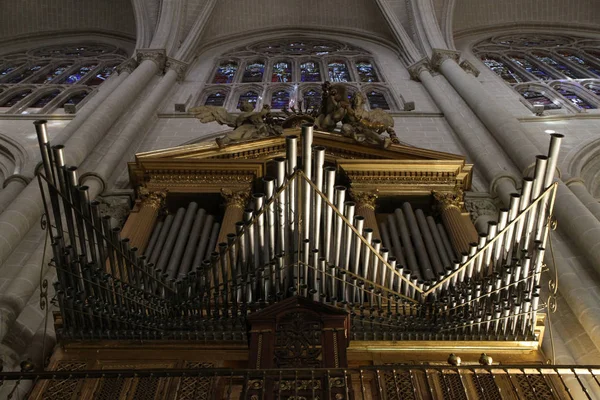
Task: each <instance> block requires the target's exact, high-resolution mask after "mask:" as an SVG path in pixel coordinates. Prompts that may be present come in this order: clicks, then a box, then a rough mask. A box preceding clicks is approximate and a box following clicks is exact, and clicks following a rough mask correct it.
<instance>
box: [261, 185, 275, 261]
mask: <svg viewBox="0 0 600 400" xmlns="http://www.w3.org/2000/svg"><path fill="white" fill-rule="evenodd" d="M263 183H264V188H265V201H266V202H267V203H269V202H270V204H269V205H268V206H267V213H266V218H265V222H266V230H267V233H266V234H267V247H266V250H267V254H266V255H267V256H266V261H267V262H269V261H271V259H273V258H274V257H275V224H276V221H275V203H274V202H273V201H271V200H272V199H273V195H274V194H275V178H273V177H270V176H265V177H264V178H263Z"/></svg>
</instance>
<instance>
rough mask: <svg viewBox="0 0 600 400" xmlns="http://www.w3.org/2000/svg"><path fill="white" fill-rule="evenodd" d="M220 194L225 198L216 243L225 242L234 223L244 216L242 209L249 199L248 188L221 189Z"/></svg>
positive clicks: (233, 231) (232, 230) (233, 228)
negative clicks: (223, 211) (223, 212)
mask: <svg viewBox="0 0 600 400" xmlns="http://www.w3.org/2000/svg"><path fill="white" fill-rule="evenodd" d="M221 196H223V199H224V200H225V214H223V222H221V231H220V232H219V238H218V240H217V245H218V244H219V243H222V242H225V243H226V242H227V235H228V234H229V233H235V223H236V222H239V221H241V220H242V219H243V217H244V209H245V208H246V206H247V205H248V199H250V189H243V190H231V189H225V188H224V189H221Z"/></svg>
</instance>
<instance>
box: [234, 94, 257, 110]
mask: <svg viewBox="0 0 600 400" xmlns="http://www.w3.org/2000/svg"><path fill="white" fill-rule="evenodd" d="M257 101H258V93H256V92H254V91H252V90H250V91H248V92H246V93H243V94H241V95H240V98H239V100H238V105H237V106H238V108H240V106H241V105H242V103H244V102H248V103H250V104H252V105H253V106H255V107H256V102H257Z"/></svg>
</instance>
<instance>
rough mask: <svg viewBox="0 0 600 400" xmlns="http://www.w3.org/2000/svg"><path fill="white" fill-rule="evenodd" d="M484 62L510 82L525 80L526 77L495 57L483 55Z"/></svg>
mask: <svg viewBox="0 0 600 400" xmlns="http://www.w3.org/2000/svg"><path fill="white" fill-rule="evenodd" d="M481 61H483V63H484V64H485V65H486V66H487V67H488V68H489V69H491V70H492V71H494V72H495V73H496V75H498V76H499V77H501V78H502V79H504V81H505V82H507V83H510V84H515V83H520V82H523V81H524V79H523V78H522V77H521V76H520V75H519V74H517V73H516V72H515V71H513V70H512V69H510V68H509V67H508V66H506V65H505V64H504V63H503V62H502V61H500V60H498V59H496V58H493V57H483V58H482V59H481Z"/></svg>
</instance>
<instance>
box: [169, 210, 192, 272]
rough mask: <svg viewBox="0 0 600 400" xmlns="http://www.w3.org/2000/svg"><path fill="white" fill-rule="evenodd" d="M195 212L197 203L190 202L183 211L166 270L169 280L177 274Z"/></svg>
mask: <svg viewBox="0 0 600 400" xmlns="http://www.w3.org/2000/svg"><path fill="white" fill-rule="evenodd" d="M197 211H198V203H196V202H191V203H190V204H189V205H188V207H187V210H185V214H184V216H183V222H182V223H181V228H180V229H179V230H178V232H177V233H176V234H177V240H176V242H175V246H174V247H173V252H172V254H171V255H170V257H169V264H168V266H167V270H166V271H167V274H169V279H172V278H175V277H176V276H177V272H178V270H179V267H180V265H181V258H182V257H183V253H184V250H185V246H186V244H187V242H188V238H189V234H190V230H191V229H192V225H193V223H194V218H195V216H196V212H197Z"/></svg>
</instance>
